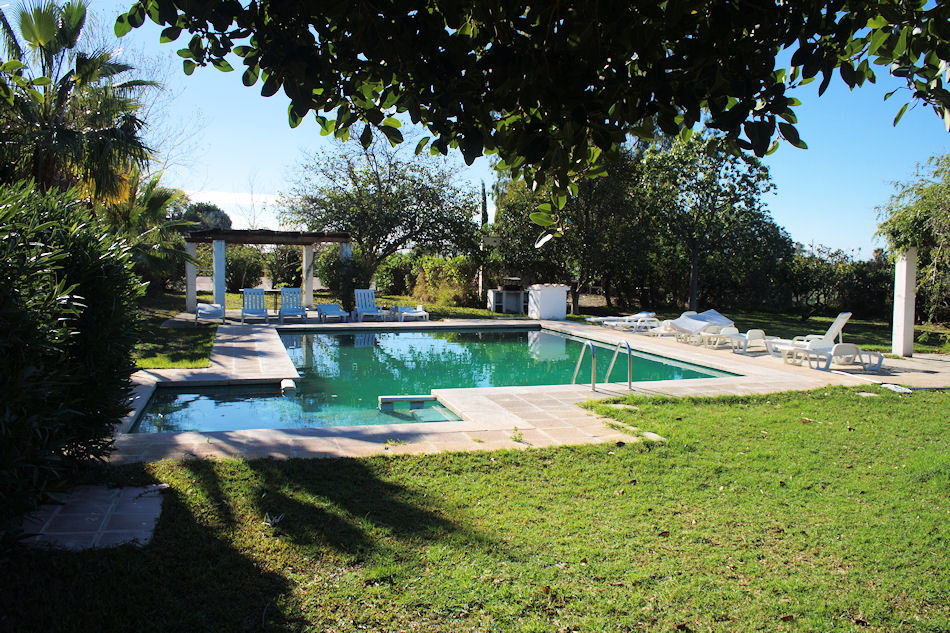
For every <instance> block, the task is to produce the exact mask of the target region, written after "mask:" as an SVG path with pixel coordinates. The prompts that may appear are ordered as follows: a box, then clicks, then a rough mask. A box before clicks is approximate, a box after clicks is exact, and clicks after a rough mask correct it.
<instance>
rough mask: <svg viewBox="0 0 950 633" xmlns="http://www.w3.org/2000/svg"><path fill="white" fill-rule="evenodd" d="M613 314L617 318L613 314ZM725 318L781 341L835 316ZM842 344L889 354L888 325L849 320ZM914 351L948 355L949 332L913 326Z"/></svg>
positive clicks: (748, 314) (667, 315) (821, 328)
mask: <svg viewBox="0 0 950 633" xmlns="http://www.w3.org/2000/svg"><path fill="white" fill-rule="evenodd" d="M597 312H603V313H604V315H606V314H607V313H608V311H606V310H605V309H600V310H597ZM612 313H613V314H617V312H616V311H613V312H612ZM680 314H681V312H679V311H677V312H673V311H661V312H658V313H657V318H659V319H675V318H676V317H678V316H679V315H680ZM726 315H727V316H728V317H729V318H730V319H732V320H734V321H735V323H736V327H737V328H739V331H740V332H745V331H746V330H750V329H753V328H757V329H761V330H765V333H766V334H768V335H770V336H780V337H782V338H791V337H793V336H798V335H800V334H824V332H825V331H826V330H827V329H828V327H829V326H830V325H831V323H832V321H834V320H835V316H813V317H811V318H810V319H808V320H807V321H802V320H801V318H800V317H799V316H798V315H795V314H783V313H776V312H762V311H749V310H728V311H726ZM587 316H592V315H587V314H580V315H577V316H570V317H568V318H570V319H572V320H576V321H582V320H583V319H584V318H585V317H587ZM597 316H603V315H601V314H598V315H597ZM844 340H845V341H846V342H848V343H856V344H857V345H859V346H861V347H862V348H864V349H866V350H869V351H878V352H889V351H890V350H891V323H890V321H887V320H882V319H856V318H854V317H852V318H851V319H849V320H848V323H847V325H845V328H844ZM914 350H915V351H917V352H940V353H944V354H950V328H948V327H946V326H943V325H939V324H931V323H926V324H920V325H917V326H915V328H914Z"/></svg>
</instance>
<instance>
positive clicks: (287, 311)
mask: <svg viewBox="0 0 950 633" xmlns="http://www.w3.org/2000/svg"><path fill="white" fill-rule="evenodd" d="M285 316H296V317H301V318H302V319H303V322H304V323H306V322H307V309H306V308H305V307H303V294H302V293H301V291H300V288H281V289H280V310H278V311H277V318H278V319H279V320H280V322H281V323H283V322H284V317H285Z"/></svg>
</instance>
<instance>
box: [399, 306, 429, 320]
mask: <svg viewBox="0 0 950 633" xmlns="http://www.w3.org/2000/svg"><path fill="white" fill-rule="evenodd" d="M389 318H390V319H391V320H393V321H406V320H410V321H416V320H418V321H428V320H429V313H428V312H426V311H425V310H423V309H422V306H421V305H418V306H416V307H415V308H413V307H410V306H393V307H391V308H390V309H389Z"/></svg>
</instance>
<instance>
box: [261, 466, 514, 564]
mask: <svg viewBox="0 0 950 633" xmlns="http://www.w3.org/2000/svg"><path fill="white" fill-rule="evenodd" d="M386 462H387V459H385V458H379V459H375V460H357V459H310V460H301V459H294V460H289V461H287V462H276V461H273V460H254V461H251V462H248V463H249V465H250V467H251V468H252V469H253V471H254V472H255V473H256V474H257V475H259V476H260V477H261V481H262V486H263V488H264V489H266V490H267V491H268V494H267V495H266V496H262V497H259V498H258V499H257V503H258V508H259V511H260V513H261V514H268V515H271V516H281V517H283V518H282V520H281V522H280V527H281V529H282V531H283V533H285V534H286V535H287V536H288V537H289V538H291V539H292V540H293V541H294V543H296V544H298V545H300V546H301V547H303V548H305V549H312V548H317V549H320V548H322V547H329V548H331V549H332V550H334V551H335V552H336V553H338V554H341V555H344V556H346V557H352V558H355V559H357V560H359V559H362V558H364V557H367V556H369V555H372V556H373V557H374V558H375V557H380V555H381V554H382V556H381V557H382V558H384V559H385V558H387V552H386V550H392V549H394V548H399V547H401V545H403V544H409V543H419V542H420V541H445V540H452V541H463V542H465V543H468V544H472V543H478V544H480V545H482V546H484V547H485V548H487V549H492V550H497V549H498V548H499V547H500V546H501V544H500V543H497V542H494V541H493V540H491V539H489V538H488V537H486V536H484V535H481V534H477V533H474V532H472V531H471V530H470V529H469V528H467V527H465V526H464V525H460V524H459V523H457V522H454V521H452V520H450V519H448V518H446V517H445V516H443V515H442V514H441V513H440V512H439V503H440V500H439V499H433V498H431V497H427V496H426V495H424V494H422V493H420V492H417V491H415V490H412V489H411V488H409V487H407V486H404V485H401V484H397V483H393V482H391V481H386V480H384V479H383V478H382V477H381V476H380V475H381V473H380V472H379V471H380V470H384V469H385V464H386ZM389 553H392V552H389Z"/></svg>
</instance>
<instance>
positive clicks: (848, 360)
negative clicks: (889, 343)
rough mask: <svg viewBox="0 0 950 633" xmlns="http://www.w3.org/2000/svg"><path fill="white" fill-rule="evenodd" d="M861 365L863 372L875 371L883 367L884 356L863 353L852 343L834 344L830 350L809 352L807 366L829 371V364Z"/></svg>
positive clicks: (874, 353) (876, 353)
mask: <svg viewBox="0 0 950 633" xmlns="http://www.w3.org/2000/svg"><path fill="white" fill-rule="evenodd" d="M833 362H834V363H843V364H845V365H861V366H862V367H864V369H865V371H877V370H878V369H880V368H881V366H883V365H884V354H882V353H880V352H865V351H864V350H863V349H861V348H860V347H858V346H857V345H855V344H854V343H836V344H835V345H834V347H832V348H831V349H830V350H820V349H819V350H810V351H809V352H808V366H809V367H811V368H812V369H823V370H825V371H830V370H831V363H833Z"/></svg>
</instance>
